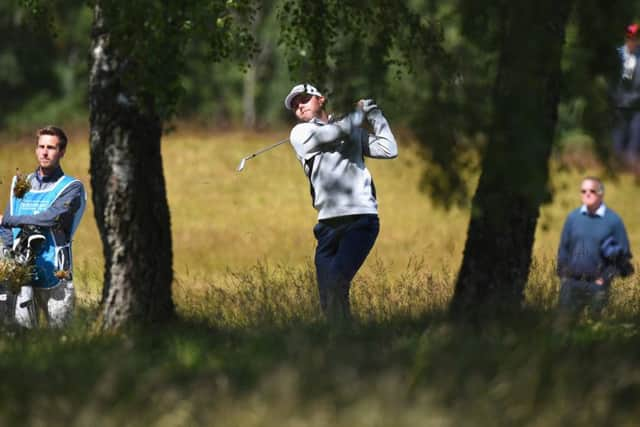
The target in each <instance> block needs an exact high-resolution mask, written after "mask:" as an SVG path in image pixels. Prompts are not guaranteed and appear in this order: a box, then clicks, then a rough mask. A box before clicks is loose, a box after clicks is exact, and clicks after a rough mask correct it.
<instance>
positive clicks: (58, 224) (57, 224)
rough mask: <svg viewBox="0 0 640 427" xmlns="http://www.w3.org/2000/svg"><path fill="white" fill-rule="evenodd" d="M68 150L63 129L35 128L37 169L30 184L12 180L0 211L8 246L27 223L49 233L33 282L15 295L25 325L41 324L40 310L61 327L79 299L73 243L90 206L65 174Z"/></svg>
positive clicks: (1, 230)
mask: <svg viewBox="0 0 640 427" xmlns="http://www.w3.org/2000/svg"><path fill="white" fill-rule="evenodd" d="M66 150H67V136H66V135H65V133H64V132H63V130H62V129H60V128H57V127H55V126H47V127H44V128H42V129H39V130H38V132H37V133H36V149H35V154H36V158H37V161H38V168H37V169H36V171H35V172H33V173H31V174H29V175H28V176H27V177H26V183H28V185H27V186H25V185H22V184H23V183H20V182H19V180H18V177H15V178H14V179H13V182H12V184H11V193H10V197H9V205H8V206H7V207H6V209H5V213H4V215H0V237H1V238H2V241H3V244H4V249H5V250H7V249H14V248H15V246H16V244H17V243H18V240H19V236H22V234H21V231H22V230H23V229H24V228H29V229H33V228H36V229H37V230H39V231H40V232H41V233H42V234H43V235H44V236H45V238H46V241H45V242H44V243H43V244H42V245H40V246H41V248H40V249H39V251H38V253H37V254H35V274H34V277H33V280H32V283H31V286H23V287H22V291H21V293H20V294H19V295H18V297H17V303H16V310H15V321H16V322H17V323H18V324H20V325H22V326H25V327H33V326H36V325H37V321H38V320H37V318H38V315H37V313H38V311H42V312H43V313H44V317H45V319H46V321H47V324H48V325H49V326H51V327H61V326H64V325H65V324H66V322H67V321H68V320H69V319H70V317H71V315H72V313H73V308H74V304H75V290H74V286H73V258H72V250H71V243H72V240H73V235H74V233H75V231H76V230H77V228H78V225H79V224H80V220H81V218H82V214H83V213H84V210H85V206H86V193H85V190H84V186H83V185H82V183H81V182H80V181H79V180H77V179H76V178H73V177H71V176H68V175H65V174H64V172H63V171H62V168H61V166H60V161H61V159H62V158H63V157H64V155H65V153H66Z"/></svg>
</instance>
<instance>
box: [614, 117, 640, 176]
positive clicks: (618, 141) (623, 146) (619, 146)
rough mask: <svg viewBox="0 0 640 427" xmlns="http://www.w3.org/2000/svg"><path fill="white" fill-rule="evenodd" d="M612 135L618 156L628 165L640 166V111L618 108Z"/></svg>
mask: <svg viewBox="0 0 640 427" xmlns="http://www.w3.org/2000/svg"><path fill="white" fill-rule="evenodd" d="M611 137H612V139H613V149H614V151H615V153H616V156H618V158H619V159H620V160H623V161H624V162H625V163H626V164H627V166H631V167H639V166H640V165H639V163H640V111H637V110H627V109H617V110H616V112H615V123H614V128H613V132H612V133H611Z"/></svg>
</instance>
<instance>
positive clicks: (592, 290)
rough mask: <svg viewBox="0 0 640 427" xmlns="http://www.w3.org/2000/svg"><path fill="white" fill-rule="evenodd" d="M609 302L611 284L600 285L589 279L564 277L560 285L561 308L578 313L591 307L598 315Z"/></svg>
mask: <svg viewBox="0 0 640 427" xmlns="http://www.w3.org/2000/svg"><path fill="white" fill-rule="evenodd" d="M608 302H609V284H607V283H605V284H603V285H598V284H596V283H594V282H591V281H588V280H579V279H571V278H564V279H562V286H561V287H560V299H559V301H558V305H559V307H560V309H562V310H566V311H568V312H571V313H573V314H578V313H579V312H580V311H581V310H583V309H584V308H585V307H590V309H591V312H592V314H594V315H596V316H598V315H600V314H601V312H602V310H603V309H604V308H605V307H606V305H607V303H608Z"/></svg>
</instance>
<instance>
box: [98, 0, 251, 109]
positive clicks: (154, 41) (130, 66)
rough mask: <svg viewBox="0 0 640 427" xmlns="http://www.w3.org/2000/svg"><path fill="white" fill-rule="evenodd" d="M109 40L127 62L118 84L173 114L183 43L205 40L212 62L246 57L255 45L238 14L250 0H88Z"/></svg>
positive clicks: (244, 14) (246, 13) (244, 13)
mask: <svg viewBox="0 0 640 427" xmlns="http://www.w3.org/2000/svg"><path fill="white" fill-rule="evenodd" d="M91 4H92V6H93V7H94V8H96V10H97V11H99V12H100V19H101V20H102V22H101V24H103V26H102V27H101V30H102V31H106V33H107V34H106V36H107V37H108V40H109V45H110V46H111V47H112V48H114V49H115V50H116V54H117V55H118V57H119V58H120V60H121V61H124V63H125V64H126V65H125V67H126V70H127V71H126V73H124V75H123V79H124V81H123V83H124V84H125V86H126V87H127V88H128V91H129V92H130V93H131V94H133V95H134V97H135V98H136V99H137V100H138V103H139V106H140V107H142V108H151V109H152V110H153V111H154V112H155V113H157V114H158V115H159V116H160V117H161V118H163V119H168V118H171V117H173V116H174V114H175V111H176V110H175V109H176V104H177V102H178V100H179V99H180V97H181V96H182V95H183V93H184V90H183V87H182V85H181V80H180V78H181V76H182V75H183V73H184V70H185V66H186V65H185V64H186V60H187V57H186V51H187V50H186V48H187V46H188V45H189V43H190V42H191V41H192V40H194V39H196V38H197V39H200V40H202V41H203V42H205V43H206V46H207V57H208V59H209V60H211V61H218V60H221V59H225V58H229V57H231V56H235V57H236V58H237V59H240V60H246V58H248V57H249V56H250V55H252V54H253V52H254V50H255V46H254V44H253V40H252V37H251V35H250V34H249V32H248V30H247V29H246V26H245V24H244V23H243V22H242V21H241V19H236V18H244V19H249V18H250V16H251V14H252V13H253V6H252V3H251V2H250V1H242V0H239V1H236V0H229V1H221V0H218V1H207V2H202V1H196V0H193V1H179V2H178V1H169V2H156V1H152V0H149V1H139V2H129V1H105V2H102V1H93V2H91Z"/></svg>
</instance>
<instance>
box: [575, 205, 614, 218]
mask: <svg viewBox="0 0 640 427" xmlns="http://www.w3.org/2000/svg"><path fill="white" fill-rule="evenodd" d="M606 212H607V207H606V206H605V204H604V203H601V204H600V206H599V207H598V209H596V211H595V212H594V213H593V215H596V216H599V217H600V218H604V214H605V213H606ZM580 213H581V214H583V215H589V209H587V205H582V207H580Z"/></svg>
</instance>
